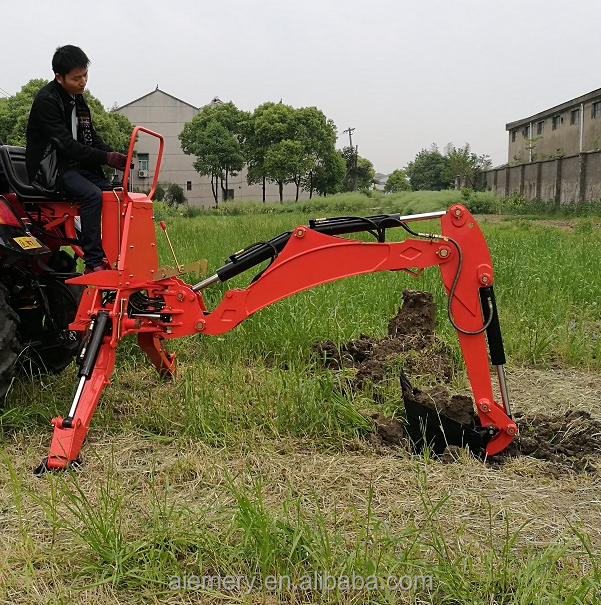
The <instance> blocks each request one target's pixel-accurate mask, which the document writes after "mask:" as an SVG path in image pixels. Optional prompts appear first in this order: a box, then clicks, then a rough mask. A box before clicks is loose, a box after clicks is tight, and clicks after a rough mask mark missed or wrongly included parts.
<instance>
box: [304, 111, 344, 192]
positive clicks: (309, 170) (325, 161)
mask: <svg viewBox="0 0 601 605" xmlns="http://www.w3.org/2000/svg"><path fill="white" fill-rule="evenodd" d="M295 118H296V122H297V125H296V131H297V133H296V140H297V141H299V142H300V143H301V144H302V146H303V155H304V157H303V159H302V161H301V162H300V163H299V164H298V166H297V168H298V172H297V174H296V175H295V176H294V179H293V180H294V183H295V184H296V199H297V200H298V196H299V190H300V188H301V187H303V188H304V189H306V190H308V191H309V192H310V197H312V195H313V179H314V177H315V175H316V173H317V170H318V169H320V171H321V172H322V175H325V173H324V172H323V170H324V169H329V175H328V176H329V177H330V178H331V177H333V176H334V175H335V170H336V167H337V166H339V165H340V164H339V163H338V162H337V161H336V160H334V158H335V153H336V126H335V124H334V122H332V120H329V119H328V118H326V116H325V115H324V113H323V112H322V111H321V110H319V109H317V107H301V108H300V109H297V110H296V111H295ZM340 180H342V179H340ZM325 184H326V181H322V185H325Z"/></svg>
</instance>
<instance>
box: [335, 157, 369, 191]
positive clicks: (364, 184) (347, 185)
mask: <svg viewBox="0 0 601 605" xmlns="http://www.w3.org/2000/svg"><path fill="white" fill-rule="evenodd" d="M342 157H343V158H344V161H345V164H346V174H345V177H344V181H343V184H342V190H343V191H354V190H355V183H356V185H357V187H356V188H357V189H370V188H371V186H372V185H373V184H374V177H375V176H376V171H375V170H374V165H373V164H372V163H371V162H370V161H369V160H368V159H366V158H362V157H361V156H360V155H357V151H356V149H355V148H354V147H344V148H343V149H342Z"/></svg>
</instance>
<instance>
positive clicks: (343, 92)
mask: <svg viewBox="0 0 601 605" xmlns="http://www.w3.org/2000/svg"><path fill="white" fill-rule="evenodd" d="M0 15H1V23H2V28H1V30H2V34H1V40H2V50H1V51H0V89H1V90H0V94H2V93H8V94H14V93H16V92H18V91H19V90H20V89H21V87H22V86H23V85H24V84H26V83H27V82H28V81H29V80H30V79H32V78H46V79H50V78H52V77H53V74H52V70H51V68H50V62H51V57H52V54H53V53H54V50H55V48H56V47H57V46H61V45H63V44H75V45H77V46H81V47H82V48H83V49H84V51H85V52H86V53H87V55H88V57H89V58H90V60H91V62H92V63H91V66H90V80H89V82H88V87H89V90H90V91H91V92H92V94H94V95H95V96H96V97H98V98H99V99H100V101H101V102H102V103H103V104H104V105H105V106H106V107H107V108H110V107H111V106H112V105H113V103H117V104H119V105H124V104H126V103H128V102H130V101H133V100H134V99H137V98H138V97H141V96H143V95H145V94H147V93H149V92H151V91H152V90H154V89H155V87H156V86H157V84H158V85H159V87H160V88H161V90H163V91H165V92H167V93H169V94H171V95H173V96H175V97H178V98H179V99H182V100H183V101H186V102H188V103H190V104H192V105H195V106H201V105H204V104H206V103H208V102H209V101H210V100H211V99H212V98H213V97H214V96H218V97H219V98H220V99H221V100H222V101H232V102H234V104H236V106H237V107H239V108H240V109H243V110H246V111H252V110H253V109H254V108H255V107H257V106H258V105H260V104H261V103H263V102H265V101H273V102H278V101H279V100H280V99H281V100H282V101H283V102H284V103H287V104H289V105H292V106H293V107H305V106H316V107H318V108H319V109H321V110H322V111H323V112H324V113H325V115H326V116H327V117H328V118H330V119H332V120H333V121H334V123H335V124H336V126H337V127H338V135H339V139H338V147H339V148H341V147H342V146H344V145H345V144H348V135H345V134H343V131H344V130H345V129H347V128H348V127H353V128H355V131H354V133H353V144H356V145H358V146H359V155H361V156H363V157H366V158H368V159H369V160H371V161H372V162H373V164H374V166H375V169H376V171H379V172H384V173H389V172H391V171H392V170H394V169H396V168H402V167H404V166H405V165H406V164H407V163H408V162H409V161H411V160H413V158H414V157H415V155H416V154H417V153H418V152H419V151H420V150H421V149H423V148H428V147H429V146H430V145H431V144H432V143H436V144H438V146H439V148H440V149H441V150H442V148H443V147H444V146H445V145H446V144H447V143H448V142H453V143H454V144H455V145H456V146H460V145H463V144H464V143H466V142H468V143H470V145H471V147H472V151H474V152H475V153H477V154H478V155H480V154H488V155H490V156H491V158H492V160H493V163H494V164H495V165H497V164H501V163H503V162H505V161H507V145H508V135H507V133H506V131H505V124H506V123H508V122H512V121H514V120H518V119H521V118H525V117H528V116H530V115H532V114H534V113H537V112H539V111H542V110H544V109H547V108H549V107H552V106H554V105H558V104H560V103H562V102H564V101H567V100H570V99H572V98H575V97H578V96H580V95H582V94H585V93H588V92H590V91H592V90H595V89H597V88H601V77H600V72H599V54H600V53H599V36H600V34H599V31H600V26H601V2H599V0H571V1H570V2H566V1H565V0H526V1H525V0H502V1H501V0H498V1H493V0H479V1H478V0H411V1H410V0H297V1H295V2H293V1H292V0H171V2H169V1H165V0H163V1H159V0H144V1H137V2H134V1H132V0H102V1H100V0H95V1H94V2H91V1H89V0H88V1H86V0H45V1H43V0H0Z"/></svg>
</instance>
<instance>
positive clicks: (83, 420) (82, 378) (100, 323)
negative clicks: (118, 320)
mask: <svg viewBox="0 0 601 605" xmlns="http://www.w3.org/2000/svg"><path fill="white" fill-rule="evenodd" d="M109 329H110V318H109V314H108V313H107V312H106V311H100V312H99V313H98V315H97V317H96V318H95V320H94V325H93V328H92V330H91V334H90V338H89V340H88V343H87V346H86V348H85V350H84V353H83V360H82V364H81V369H80V371H79V384H78V387H77V391H76V394H75V397H74V399H73V403H72V405H71V409H70V410H69V414H68V415H67V417H66V418H63V417H61V416H58V417H57V418H53V419H52V426H53V427H54V434H53V436H52V443H51V444H50V452H49V454H48V457H47V458H46V459H44V460H43V461H42V463H41V464H40V466H39V467H38V468H37V469H36V470H35V471H34V474H35V475H37V476H40V475H42V474H43V473H44V472H46V471H47V470H52V469H65V468H67V467H68V466H69V465H70V464H72V463H73V462H75V461H76V460H77V457H78V455H79V451H80V449H81V446H82V444H83V442H84V439H85V438H86V435H87V433H88V429H89V426H90V421H91V419H92V416H93V415H94V411H95V410H96V406H97V405H98V401H99V399H100V395H101V394H102V391H103V390H104V387H105V386H107V385H108V384H109V383H110V380H109V379H110V375H111V372H112V371H113V367H114V365H115V357H116V349H115V348H114V347H113V346H111V344H110V337H108V336H107V335H108V332H109Z"/></svg>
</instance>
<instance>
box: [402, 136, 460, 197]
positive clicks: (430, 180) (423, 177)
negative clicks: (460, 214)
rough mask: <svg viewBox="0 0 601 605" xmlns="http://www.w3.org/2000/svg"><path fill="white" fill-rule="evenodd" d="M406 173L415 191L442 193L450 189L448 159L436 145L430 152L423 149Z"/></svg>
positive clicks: (409, 165)
mask: <svg viewBox="0 0 601 605" xmlns="http://www.w3.org/2000/svg"><path fill="white" fill-rule="evenodd" d="M405 172H406V174H407V176H408V177H409V183H410V185H411V189H412V190H413V191H422V190H430V191H440V190H441V189H448V188H449V186H450V183H451V173H450V170H449V162H448V158H447V157H445V156H443V155H442V154H441V153H440V151H438V147H437V146H436V145H432V146H431V147H430V149H429V150H427V149H422V150H421V151H420V152H419V153H418V154H417V156H415V159H414V160H413V161H412V162H409V164H407V167H406V168H405Z"/></svg>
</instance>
